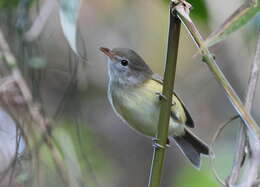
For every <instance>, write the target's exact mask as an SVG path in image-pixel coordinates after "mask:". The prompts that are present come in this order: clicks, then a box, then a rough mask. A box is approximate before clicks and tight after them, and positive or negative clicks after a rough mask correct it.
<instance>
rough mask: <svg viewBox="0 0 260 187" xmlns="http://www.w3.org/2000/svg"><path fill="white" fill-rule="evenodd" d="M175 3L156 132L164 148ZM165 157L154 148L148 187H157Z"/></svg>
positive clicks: (174, 62)
mask: <svg viewBox="0 0 260 187" xmlns="http://www.w3.org/2000/svg"><path fill="white" fill-rule="evenodd" d="M174 5H175V3H173V2H171V3H170V7H169V10H170V11H169V14H170V24H169V33H168V46H167V57H166V65H165V73H164V82H163V90H162V94H163V95H164V96H165V100H164V99H163V100H162V101H161V108H160V115H159V123H158V130H157V137H156V138H157V140H158V142H157V143H158V144H159V145H161V146H162V147H165V145H166V142H167V137H168V129H169V119H170V109H171V106H172V92H173V84H174V79H175V72H176V65H177V55H178V46H179V36H180V27H181V22H180V20H179V18H178V17H177V16H176V14H175V12H172V8H173V6H174ZM164 155H165V148H154V153H153V161H152V167H151V172H150V179H149V187H159V185H160V179H161V173H162V168H163V162H164Z"/></svg>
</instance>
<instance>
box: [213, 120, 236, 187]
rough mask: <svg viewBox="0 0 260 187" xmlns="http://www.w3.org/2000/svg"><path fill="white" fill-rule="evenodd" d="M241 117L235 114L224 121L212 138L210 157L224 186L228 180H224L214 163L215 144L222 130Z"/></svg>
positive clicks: (215, 173)
mask: <svg viewBox="0 0 260 187" xmlns="http://www.w3.org/2000/svg"><path fill="white" fill-rule="evenodd" d="M237 118H239V116H234V117H232V118H231V119H229V120H228V121H226V122H225V123H223V124H222V125H220V127H219V128H218V130H217V131H216V133H215V134H214V136H213V138H212V140H211V144H210V149H211V150H210V151H211V159H210V163H211V168H212V171H213V174H214V176H215V178H216V179H217V181H218V182H219V183H220V184H222V185H223V186H226V182H225V181H223V180H222V179H221V178H220V177H219V175H218V172H217V170H216V168H215V165H214V160H215V153H214V149H213V148H214V145H215V143H216V141H217V139H218V137H219V135H220V134H221V132H222V131H223V130H224V129H225V128H226V127H227V126H228V125H229V124H230V123H231V122H232V121H234V120H235V119H237Z"/></svg>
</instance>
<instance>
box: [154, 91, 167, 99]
mask: <svg viewBox="0 0 260 187" xmlns="http://www.w3.org/2000/svg"><path fill="white" fill-rule="evenodd" d="M155 94H156V95H157V96H158V98H159V101H161V100H167V97H166V96H165V95H163V94H162V93H161V92H156V93H155Z"/></svg>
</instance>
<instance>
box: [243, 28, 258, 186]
mask: <svg viewBox="0 0 260 187" xmlns="http://www.w3.org/2000/svg"><path fill="white" fill-rule="evenodd" d="M258 34H259V36H258V41H257V47H256V53H255V58H254V62H253V64H252V68H251V74H250V77H249V84H248V92H247V96H246V101H245V107H246V109H247V111H249V112H250V111H251V108H252V104H253V101H254V96H255V90H256V85H257V84H256V83H257V80H258V77H259V66H260V30H259V31H258ZM248 137H249V144H250V151H251V158H250V166H249V168H248V170H247V172H246V176H247V177H246V179H245V180H246V182H245V187H251V186H252V184H253V183H254V181H255V180H256V178H257V174H258V168H259V164H260V142H259V141H257V140H255V139H254V138H252V137H251V136H249V135H248Z"/></svg>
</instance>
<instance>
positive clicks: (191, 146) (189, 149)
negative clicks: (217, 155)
mask: <svg viewBox="0 0 260 187" xmlns="http://www.w3.org/2000/svg"><path fill="white" fill-rule="evenodd" d="M174 140H175V141H176V143H177V144H178V146H179V147H180V149H181V150H182V152H183V153H184V155H185V156H186V157H187V158H188V159H189V160H190V161H191V163H192V164H193V165H194V166H195V167H196V168H200V154H204V155H209V148H208V146H207V145H206V144H205V143H203V142H202V141H201V140H200V139H199V138H198V137H196V136H195V135H194V134H192V133H191V132H190V131H188V130H187V129H185V134H184V135H182V136H179V137H174Z"/></svg>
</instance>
